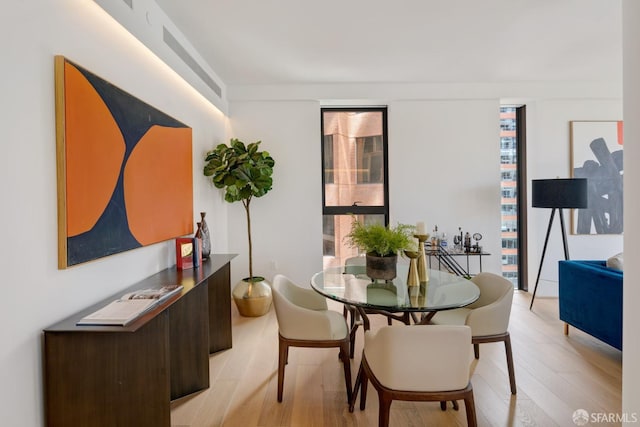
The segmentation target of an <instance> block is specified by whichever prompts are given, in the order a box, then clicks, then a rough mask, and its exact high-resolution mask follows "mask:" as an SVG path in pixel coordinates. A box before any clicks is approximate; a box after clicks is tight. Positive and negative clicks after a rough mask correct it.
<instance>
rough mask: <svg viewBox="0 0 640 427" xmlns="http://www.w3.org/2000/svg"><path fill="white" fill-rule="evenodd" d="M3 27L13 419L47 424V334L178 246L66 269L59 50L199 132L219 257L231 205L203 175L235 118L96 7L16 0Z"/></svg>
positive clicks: (200, 205)
mask: <svg viewBox="0 0 640 427" xmlns="http://www.w3.org/2000/svg"><path fill="white" fill-rule="evenodd" d="M0 32H1V33H0V37H1V39H2V40H3V60H2V70H1V71H0V74H1V76H2V78H0V93H2V96H1V97H0V117H1V118H2V119H1V120H2V121H1V123H2V129H3V142H2V146H3V154H2V156H0V165H1V167H0V176H1V181H2V182H3V185H2V187H1V188H0V194H1V195H2V197H1V199H2V200H3V202H2V209H0V224H2V241H3V249H2V250H1V254H0V255H1V256H0V260H1V261H0V266H1V270H2V279H3V280H2V283H3V286H2V288H3V289H2V297H1V298H0V320H1V321H0V342H2V345H1V346H0V378H2V387H1V388H0V413H1V414H2V421H1V423H2V424H3V425H7V426H40V425H43V409H42V402H43V398H42V367H41V361H42V344H41V340H42V329H43V328H45V327H47V326H49V325H51V324H53V323H55V322H57V321H59V320H61V319H62V318H65V317H67V316H69V315H71V314H73V313H75V312H77V311H79V310H81V309H83V308H85V307H86V306H88V305H91V304H93V303H95V302H97V301H99V300H101V299H103V298H105V297H108V296H110V295H112V294H115V293H118V292H119V291H120V290H122V289H124V288H125V287H127V286H128V285H130V284H132V283H133V282H135V281H137V280H140V279H142V278H144V277H146V276H148V275H150V274H153V273H155V272H157V271H159V270H161V269H163V268H165V267H167V266H168V265H171V264H173V263H174V254H173V249H172V244H171V243H169V242H167V243H160V244H156V245H153V246H150V247H147V248H142V249H137V250H133V251H129V252H126V253H123V254H119V255H114V256H111V257H108V258H104V259H101V260H98V261H95V262H91V263H88V264H84V265H80V266H76V267H73V268H70V269H67V270H58V269H57V238H58V237H57V217H56V203H57V199H56V140H55V110H54V79H53V70H54V66H53V58H54V55H56V54H61V55H65V56H66V57H67V58H69V59H71V60H73V61H75V62H77V63H78V64H80V65H82V66H83V67H86V68H87V69H88V70H90V71H92V72H94V73H95V74H98V75H100V76H101V77H103V78H105V79H106V80H108V81H110V82H112V83H113V84H115V85H116V86H119V87H120V88H122V89H124V90H126V91H127V92H129V93H131V94H132V95H134V96H136V97H138V98H140V99H142V100H144V101H145V102H147V103H149V104H151V105H153V106H154V107H156V108H158V109H160V110H162V111H164V112H166V113H167V114H169V115H171V116H173V117H175V118H176V119H178V120H180V121H182V122H184V123H186V124H187V125H189V126H191V127H192V128H193V155H194V214H195V215H194V220H195V219H197V217H199V215H198V212H199V211H200V210H203V211H207V212H208V213H209V214H208V216H207V218H208V220H209V224H210V227H211V231H212V234H213V240H214V250H215V251H218V252H225V251H226V244H227V235H226V227H225V225H226V208H227V205H226V204H225V203H224V202H223V201H222V200H221V199H220V196H219V194H218V193H217V192H215V191H213V190H212V188H210V187H211V186H210V185H209V184H207V182H206V179H205V178H204V176H202V173H201V168H202V165H203V160H202V155H203V154H204V152H206V151H207V149H209V148H210V147H212V146H213V145H214V144H215V143H219V142H223V141H224V140H226V133H225V132H226V129H225V128H226V118H225V117H224V116H223V115H222V114H221V113H220V112H218V111H217V110H216V109H215V108H214V107H212V106H211V105H210V104H209V103H208V102H206V101H205V100H204V98H203V97H202V96H201V95H199V94H198V93H196V92H195V90H193V88H192V87H191V86H189V85H187V84H186V83H184V81H182V79H180V78H179V77H177V76H176V74H175V73H174V72H173V71H171V70H170V69H169V68H168V67H167V66H165V65H164V64H163V63H162V62H160V61H159V60H158V59H157V58H156V57H154V56H152V55H150V54H149V53H148V50H147V49H146V48H144V47H143V46H142V44H141V43H139V42H138V41H137V40H135V39H133V38H132V37H131V36H130V35H129V34H128V33H127V32H125V31H124V30H123V29H122V27H121V26H120V25H119V24H117V23H115V22H114V21H113V20H112V18H111V17H109V16H108V15H107V14H106V12H104V11H103V10H102V9H101V8H100V7H99V6H97V5H96V4H95V3H94V2H92V1H87V0H56V1H53V2H52V1H48V0H31V1H28V2H13V3H12V4H11V5H5V6H4V7H3V12H2V14H0ZM96 368H97V369H99V367H96Z"/></svg>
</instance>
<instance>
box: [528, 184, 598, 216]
mask: <svg viewBox="0 0 640 427" xmlns="http://www.w3.org/2000/svg"><path fill="white" fill-rule="evenodd" d="M531 192H532V196H533V197H532V199H533V200H532V204H531V205H532V206H533V207H534V208H571V209H584V208H586V207H587V178H566V179H562V178H556V179H534V180H532V181H531Z"/></svg>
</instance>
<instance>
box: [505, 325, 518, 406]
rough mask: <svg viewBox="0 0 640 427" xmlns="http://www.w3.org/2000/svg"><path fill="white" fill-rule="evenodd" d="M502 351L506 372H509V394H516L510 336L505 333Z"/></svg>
mask: <svg viewBox="0 0 640 427" xmlns="http://www.w3.org/2000/svg"><path fill="white" fill-rule="evenodd" d="M504 349H505V353H506V354H507V370H508V371H509V385H510V386H511V394H516V393H517V389H516V375H515V372H514V369H513V354H512V353H511V336H510V335H509V333H508V332H507V335H506V337H505V339H504Z"/></svg>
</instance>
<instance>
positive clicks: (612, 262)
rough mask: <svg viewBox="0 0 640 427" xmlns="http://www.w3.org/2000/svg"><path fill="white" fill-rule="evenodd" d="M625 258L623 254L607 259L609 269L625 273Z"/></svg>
mask: <svg viewBox="0 0 640 427" xmlns="http://www.w3.org/2000/svg"><path fill="white" fill-rule="evenodd" d="M623 264H624V257H623V254H622V252H620V253H619V254H616V255H614V256H612V257H610V258H608V259H607V267H609V268H615V269H616V270H620V271H623V270H624V269H623Z"/></svg>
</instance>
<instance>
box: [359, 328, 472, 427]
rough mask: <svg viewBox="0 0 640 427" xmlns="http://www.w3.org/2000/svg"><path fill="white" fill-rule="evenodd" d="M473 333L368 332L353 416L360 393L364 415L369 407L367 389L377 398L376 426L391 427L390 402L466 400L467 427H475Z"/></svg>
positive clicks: (453, 330) (443, 330)
mask: <svg viewBox="0 0 640 427" xmlns="http://www.w3.org/2000/svg"><path fill="white" fill-rule="evenodd" d="M470 344H471V329H470V328H469V327H468V326H463V325H445V326H436V325H434V326H383V327H382V328H380V329H378V330H375V331H373V330H369V331H366V332H365V343H364V350H363V352H362V363H361V365H360V371H359V372H358V378H357V379H356V388H355V390H354V393H353V396H352V401H351V403H350V405H349V411H353V407H354V404H355V400H356V398H357V393H358V388H360V389H361V394H360V409H361V410H364V409H365V405H366V395H367V383H368V380H371V383H372V384H373V386H374V387H375V389H376V391H377V392H378V401H379V413H378V425H379V426H381V427H382V426H388V425H389V417H390V409H391V402H392V401H393V400H407V401H436V402H441V407H442V403H443V402H444V401H448V400H451V401H456V400H459V399H463V400H464V403H465V410H466V415H467V424H468V425H469V426H475V425H476V411H475V403H474V399H473V387H472V385H471V382H470V381H469V376H470V364H471V360H472V356H471V346H470Z"/></svg>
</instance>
